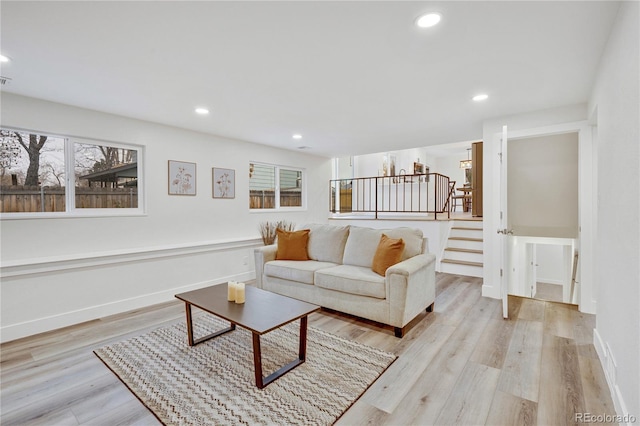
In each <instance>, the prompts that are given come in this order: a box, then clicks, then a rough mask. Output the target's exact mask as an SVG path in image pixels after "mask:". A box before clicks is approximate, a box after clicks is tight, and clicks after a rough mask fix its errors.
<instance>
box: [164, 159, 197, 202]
mask: <svg viewBox="0 0 640 426" xmlns="http://www.w3.org/2000/svg"><path fill="white" fill-rule="evenodd" d="M169 195H196V163H187V162H184V161H174V160H169Z"/></svg>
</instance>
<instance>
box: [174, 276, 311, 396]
mask: <svg viewBox="0 0 640 426" xmlns="http://www.w3.org/2000/svg"><path fill="white" fill-rule="evenodd" d="M222 290H223V288H222V285H219V286H213V287H208V288H205V289H201V290H196V291H193V292H189V293H183V294H179V295H176V297H177V298H178V299H180V300H182V301H183V302H185V310H186V316H187V340H188V344H189V346H195V345H197V344H200V343H203V342H206V341H207V340H210V339H213V338H215V337H218V336H221V335H223V334H226V333H229V332H231V331H233V330H235V329H236V326H240V327H242V328H245V329H247V330H249V331H250V332H251V334H252V338H253V365H254V370H255V381H256V386H257V387H258V388H260V389H263V388H264V387H265V386H267V385H268V384H270V383H272V382H273V381H275V380H277V379H278V378H280V377H282V376H283V375H284V374H286V373H287V372H289V371H291V370H293V369H294V368H296V367H297V366H299V365H300V364H302V363H304V362H305V359H306V356H307V323H308V315H309V314H310V313H312V312H315V311H317V310H319V309H320V307H319V306H316V305H311V304H308V303H305V302H301V301H298V300H295V299H291V298H288V297H284V296H280V295H276V294H274V293H269V292H265V291H263V290H260V289H255V288H251V289H249V288H247V290H248V291H247V299H248V300H247V303H249V297H250V296H251V297H250V298H251V299H252V300H251V301H252V302H254V303H255V304H252V306H253V307H254V308H256V307H257V306H259V305H264V306H266V307H268V306H270V308H271V309H278V305H279V306H280V307H282V308H291V307H293V310H291V309H284V310H285V311H288V316H285V317H283V318H281V319H272V322H271V323H268V324H267V325H266V326H265V324H264V321H258V322H260V323H261V324H260V325H261V327H257V326H256V324H255V322H256V321H255V318H250V319H248V318H247V317H245V316H243V315H242V312H241V310H242V308H239V307H238V306H234V304H233V303H231V304H227V303H228V302H227V301H226V298H225V299H223V300H221V298H220V297H211V296H214V295H216V296H219V295H221V294H222V293H223V291H222ZM224 296H225V297H226V286H225V289H224ZM205 297H206V299H205V300H204V301H205V302H207V303H202V302H203V298H205ZM192 305H194V306H196V307H198V308H200V309H202V310H204V311H205V312H207V313H208V314H211V315H215V316H217V317H220V318H222V319H224V320H226V321H229V323H230V326H229V327H227V328H224V329H222V330H218V331H216V332H214V333H211V334H209V335H206V336H203V337H199V338H195V337H194V334H193V316H192V313H191V307H192ZM229 306H230V308H228V307H229ZM225 309H228V310H225ZM252 312H253V311H252ZM285 315H286V314H285ZM234 318H237V321H234ZM297 319H299V320H300V339H299V347H298V358H296V359H294V360H293V361H291V362H290V363H288V364H286V365H284V366H283V367H281V368H280V369H278V370H277V371H274V372H273V373H271V374H269V375H268V376H267V377H264V376H263V371H262V350H261V344H260V336H261V335H262V334H266V333H268V332H270V331H272V330H274V329H276V328H279V327H282V326H283V325H285V324H288V323H290V322H293V321H295V320H297Z"/></svg>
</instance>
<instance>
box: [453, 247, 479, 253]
mask: <svg viewBox="0 0 640 426" xmlns="http://www.w3.org/2000/svg"><path fill="white" fill-rule="evenodd" d="M444 250H445V251H447V250H448V251H460V252H464V253H477V254H482V253H483V252H482V250H474V249H466V248H456V247H447V248H445V249H444Z"/></svg>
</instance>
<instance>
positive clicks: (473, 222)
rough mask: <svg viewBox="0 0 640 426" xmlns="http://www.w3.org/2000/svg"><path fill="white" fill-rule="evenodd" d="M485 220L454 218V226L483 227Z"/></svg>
mask: <svg viewBox="0 0 640 426" xmlns="http://www.w3.org/2000/svg"><path fill="white" fill-rule="evenodd" d="M482 226H483V222H482V221H481V220H454V221H453V227H454V228H476V229H482Z"/></svg>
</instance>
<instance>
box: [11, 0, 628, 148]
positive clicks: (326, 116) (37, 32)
mask: <svg viewBox="0 0 640 426" xmlns="http://www.w3.org/2000/svg"><path fill="white" fill-rule="evenodd" d="M618 6H619V4H618V2H608V1H607V2H595V1H569V2H521V1H514V2H501V1H499V2H482V1H471V2H462V1H460V2H458V1H456V2H444V1H441V2H404V1H402V2H401V1H393V2H392V1H374V2H364V1H351V2H337V1H318V2H315V1H300V2H271V1H258V2H243V1H240V2H213V1H196V2H179V1H174V2H169V1H142V2H89V1H87V2H78V1H68V2H56V1H45V2H30V1H6V0H2V3H1V29H0V31H1V47H0V49H1V52H2V54H4V55H6V56H9V57H11V59H12V61H11V62H10V63H9V64H3V65H2V69H1V74H2V76H5V77H10V78H12V80H11V82H10V83H8V84H7V85H5V86H3V88H2V90H3V91H6V92H12V93H17V94H21V95H25V96H31V97H36V98H41V99H46V100H51V101H55V102H61V103H64V104H70V105H75V106H80V107H84V108H90V109H95V110H99V111H104V112H108V113H113V114H119V115H124V116H128V117H134V118H138V119H142V120H149V121H153V122H158V123H164V124H169V125H173V126H178V127H182V128H187V129H193V130H197V131H201V132H205V133H210V134H216V135H221V136H226V137H230V138H235V139H241V140H247V141H252V142H257V143H261V144H267V145H273V146H278V147H282V148H287V149H296V148H297V147H298V146H301V145H305V146H308V147H310V149H308V150H307V152H309V153H314V154H319V155H325V156H339V155H349V154H364V153H372V152H381V151H388V150H398V149H403V148H413V147H418V146H428V145H436V144H442V143H449V142H457V141H470V140H478V139H481V137H482V121H483V120H485V119H488V118H493V117H500V116H505V115H510V114H517V113H522V112H527V111H534V110H539V109H545V108H552V107H556V106H563V105H570V104H576V103H582V102H586V101H587V99H588V96H589V93H590V89H591V87H592V84H593V81H594V78H595V74H596V70H597V66H598V62H599V59H600V56H601V54H602V51H603V48H604V45H605V43H606V41H607V38H608V35H609V33H610V30H611V26H612V24H613V21H614V18H615V14H616V12H617V9H618ZM428 11H438V12H440V13H441V14H442V15H443V19H442V22H441V23H440V25H438V26H436V27H434V28H430V29H419V28H417V27H416V26H415V25H414V24H413V22H414V20H415V19H416V18H417V17H418V16H419V15H421V14H422V13H424V12H428ZM479 92H486V93H488V94H489V95H490V98H489V100H487V101H485V102H483V103H475V102H473V101H471V97H472V96H473V95H475V94H477V93H479ZM196 106H205V107H207V108H209V109H210V111H211V113H210V114H209V115H208V116H205V117H202V116H197V115H196V114H194V112H193V110H194V108H195V107H196ZM294 133H301V134H302V135H303V139H302V140H300V141H297V140H293V139H292V137H291V136H292V134H294Z"/></svg>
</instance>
